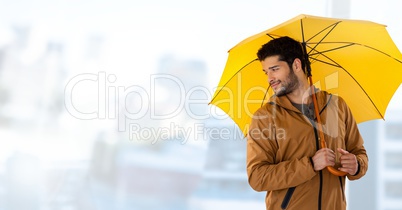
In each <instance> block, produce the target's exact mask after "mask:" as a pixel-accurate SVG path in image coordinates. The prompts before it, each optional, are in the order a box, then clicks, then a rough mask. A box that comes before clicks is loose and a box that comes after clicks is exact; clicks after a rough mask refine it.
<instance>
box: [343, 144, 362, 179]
mask: <svg viewBox="0 0 402 210" xmlns="http://www.w3.org/2000/svg"><path fill="white" fill-rule="evenodd" d="M338 152H339V153H341V157H340V158H339V159H340V161H341V165H342V167H341V168H338V170H340V171H344V172H346V173H348V174H350V175H356V173H357V169H358V168H357V167H358V166H359V164H358V163H357V159H356V155H354V154H352V153H349V152H348V151H346V150H344V149H341V148H338Z"/></svg>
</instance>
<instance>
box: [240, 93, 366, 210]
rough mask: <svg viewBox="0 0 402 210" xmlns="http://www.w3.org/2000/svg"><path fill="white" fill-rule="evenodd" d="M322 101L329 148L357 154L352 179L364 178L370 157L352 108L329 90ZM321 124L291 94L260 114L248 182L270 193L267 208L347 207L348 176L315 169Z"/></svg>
mask: <svg viewBox="0 0 402 210" xmlns="http://www.w3.org/2000/svg"><path fill="white" fill-rule="evenodd" d="M317 98H318V107H319V109H320V112H321V114H320V116H321V121H322V124H323V130H324V135H325V139H326V142H327V146H328V148H331V149H332V150H334V151H336V149H337V148H343V149H346V150H347V151H349V152H351V153H353V154H355V155H356V157H357V160H358V163H359V169H358V172H357V174H356V175H354V176H352V175H348V176H347V177H348V179H349V180H355V179H359V178H360V177H362V176H363V175H364V174H365V173H366V171H367V168H368V157H367V154H366V150H365V149H364V146H363V139H362V137H361V136H360V133H359V130H358V127H357V125H356V122H355V120H354V118H353V116H352V113H351V111H350V109H349V108H348V106H347V105H346V103H345V102H344V100H343V99H342V98H340V97H337V96H334V95H330V94H328V93H327V92H324V91H321V92H318V93H317ZM315 123H316V122H315V121H311V120H310V119H309V118H307V117H306V116H304V115H303V114H302V113H301V112H300V111H299V110H298V109H297V108H295V107H294V106H293V105H292V104H291V102H290V101H289V99H288V98H287V97H286V96H282V97H272V98H271V99H270V102H268V103H267V104H265V105H264V106H263V107H261V108H260V109H259V110H258V111H257V112H256V113H255V114H254V117H253V120H252V123H251V125H250V129H249V133H248V136H247V138H248V139H247V173H248V181H249V184H250V186H251V187H252V188H253V189H254V190H256V191H267V195H266V206H267V209H274V210H275V209H289V210H290V209H297V210H302V209H308V210H314V209H322V210H342V209H346V200H345V193H344V189H345V177H337V176H334V175H332V174H331V173H329V172H328V170H327V169H324V170H321V171H319V172H316V171H314V168H313V165H312V159H311V158H312V157H313V156H314V154H315V152H316V151H317V150H318V149H319V143H318V137H317V135H318V133H317V132H316V129H315V127H314V126H313V124H314V125H315ZM336 153H337V152H336ZM338 158H339V154H338V153H337V159H338ZM337 167H339V166H335V168H337Z"/></svg>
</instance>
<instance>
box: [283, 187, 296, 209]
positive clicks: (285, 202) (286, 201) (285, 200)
mask: <svg viewBox="0 0 402 210" xmlns="http://www.w3.org/2000/svg"><path fill="white" fill-rule="evenodd" d="M295 189H296V187H291V188H289V189H288V191H287V192H286V195H285V197H284V198H283V202H282V204H281V209H286V208H287V207H288V205H289V202H290V199H291V198H292V195H293V192H294V191H295Z"/></svg>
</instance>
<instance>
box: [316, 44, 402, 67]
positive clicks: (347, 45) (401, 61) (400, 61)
mask: <svg viewBox="0 0 402 210" xmlns="http://www.w3.org/2000/svg"><path fill="white" fill-rule="evenodd" d="M321 44H346V45H344V46H340V47H337V48H333V49H330V50H326V51H322V52H319V51H317V50H315V51H316V52H317V53H313V54H312V55H316V54H321V55H323V54H322V53H326V52H330V51H334V50H339V49H342V48H345V47H350V46H353V45H359V46H362V47H366V48H369V49H372V50H375V51H377V52H379V53H381V54H383V55H386V56H388V57H390V58H392V59H394V60H395V61H397V62H399V63H402V60H399V59H397V58H395V57H393V56H391V55H390V54H387V53H385V52H383V51H381V50H379V49H377V48H374V47H371V46H368V45H364V44H360V43H354V42H322V43H321ZM310 48H311V47H310Z"/></svg>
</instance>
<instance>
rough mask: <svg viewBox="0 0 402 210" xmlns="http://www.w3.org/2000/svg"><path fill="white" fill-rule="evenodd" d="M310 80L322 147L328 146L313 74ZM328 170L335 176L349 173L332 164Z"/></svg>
mask: <svg viewBox="0 0 402 210" xmlns="http://www.w3.org/2000/svg"><path fill="white" fill-rule="evenodd" d="M309 80H310V87H311V96H312V98H313V103H314V112H315V116H316V117H317V126H318V134H319V140H320V144H321V148H327V144H326V142H325V137H324V133H323V130H322V124H321V117H320V113H319V111H318V103H317V96H316V95H315V91H314V86H313V80H312V79H311V76H310V77H309ZM327 170H328V171H329V172H331V174H333V175H335V176H345V175H346V174H347V173H346V172H344V171H340V170H337V169H335V168H334V167H332V166H327Z"/></svg>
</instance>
